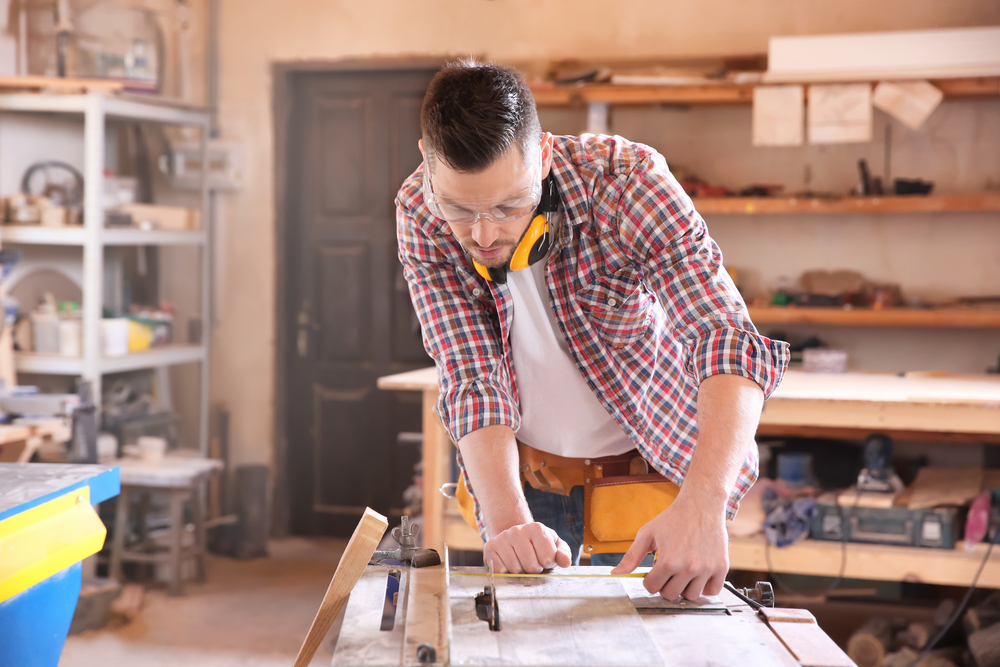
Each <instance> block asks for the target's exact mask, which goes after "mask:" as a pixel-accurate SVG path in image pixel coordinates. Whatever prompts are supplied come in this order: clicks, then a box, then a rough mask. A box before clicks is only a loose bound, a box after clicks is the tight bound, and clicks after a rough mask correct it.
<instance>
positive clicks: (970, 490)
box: [906, 467, 983, 510]
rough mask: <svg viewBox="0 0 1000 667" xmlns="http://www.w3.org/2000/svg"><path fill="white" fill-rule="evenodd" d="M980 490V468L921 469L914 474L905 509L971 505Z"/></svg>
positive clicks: (981, 478)
mask: <svg viewBox="0 0 1000 667" xmlns="http://www.w3.org/2000/svg"><path fill="white" fill-rule="evenodd" d="M982 490H983V469H982V468H931V467H925V468H921V469H920V470H918V471H917V478H916V479H915V480H913V484H912V486H911V487H910V491H911V493H910V499H909V502H908V503H907V505H906V506H907V507H909V508H910V509H911V510H912V509H922V508H927V507H937V506H939V505H957V506H959V507H962V506H965V505H967V504H969V503H971V502H972V501H973V500H974V499H975V498H976V496H978V495H979V493H980V492H981V491H982Z"/></svg>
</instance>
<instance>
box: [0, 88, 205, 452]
mask: <svg viewBox="0 0 1000 667" xmlns="http://www.w3.org/2000/svg"><path fill="white" fill-rule="evenodd" d="M4 112H14V113H32V114H59V115H82V116H83V126H84V127H83V133H84V169H83V177H84V205H83V225H82V226H81V227H66V228H45V227H27V226H25V227H16V226H4V227H0V242H2V243H5V244H12V245H14V244H17V245H26V246H38V245H57V246H79V247H80V248H81V249H82V251H83V257H82V263H83V356H82V357H80V358H68V357H60V356H56V355H42V354H19V355H17V356H16V360H15V364H16V367H17V370H18V371H21V372H30V373H48V374H53V375H80V376H82V377H84V378H85V379H87V380H89V381H90V382H91V385H92V387H93V391H94V396H96V397H100V396H101V379H102V375H104V374H107V373H118V372H122V371H129V370H139V369H143V368H160V367H164V366H171V365H175V364H183V363H194V362H198V363H200V364H201V383H200V384H201V392H200V393H201V401H200V403H201V406H200V407H201V409H200V415H199V431H198V432H199V445H200V448H201V452H202V453H203V454H206V455H207V452H208V398H209V396H208V393H209V384H208V366H209V341H210V340H211V338H210V333H211V332H210V324H211V319H210V298H211V294H210V276H211V273H210V271H211V264H210V262H211V257H212V230H211V220H210V217H209V210H208V183H207V180H206V177H205V175H204V174H202V179H201V220H202V227H203V229H202V230H200V231H188V232H174V231H161V230H153V231H143V230H139V229H105V228H104V210H103V208H102V189H103V182H104V181H103V178H104V157H105V156H104V147H105V143H104V139H105V128H106V122H107V120H108V119H120V120H129V121H139V122H151V123H163V124H168V125H187V126H195V127H198V128H199V129H200V130H201V139H200V148H201V162H202V164H207V159H208V133H209V123H210V115H209V111H208V110H206V109H203V108H198V107H191V106H187V105H181V104H176V103H172V102H167V101H163V100H157V99H155V98H141V97H134V96H133V97H130V96H126V95H123V96H111V95H107V94H103V93H95V92H91V93H86V94H77V95H59V94H47V93H39V94H35V93H24V94H5V95H0V113H4ZM165 245H191V246H198V247H200V249H201V325H202V326H201V343H200V344H199V345H170V346H167V347H162V348H154V349H152V350H150V351H148V352H142V353H138V354H129V355H126V356H122V357H104V356H102V355H101V333H100V330H101V314H102V309H103V305H104V304H103V296H102V295H103V294H104V249H105V248H106V247H109V246H165ZM29 252H30V251H29Z"/></svg>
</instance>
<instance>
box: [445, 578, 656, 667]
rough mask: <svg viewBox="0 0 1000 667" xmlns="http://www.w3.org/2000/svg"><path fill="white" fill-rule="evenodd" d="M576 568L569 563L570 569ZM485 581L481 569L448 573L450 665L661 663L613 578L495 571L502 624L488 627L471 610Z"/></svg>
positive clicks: (621, 665) (648, 666) (595, 666)
mask: <svg viewBox="0 0 1000 667" xmlns="http://www.w3.org/2000/svg"><path fill="white" fill-rule="evenodd" d="M579 569H580V568H570V573H572V572H573V571H578V570H579ZM586 569H587V570H588V571H589V570H590V568H586ZM455 571H466V572H469V571H477V572H482V571H483V568H453V572H455ZM487 582H488V577H487V576H485V575H484V576H482V577H468V576H462V577H454V576H453V577H452V578H451V617H452V642H451V662H452V664H453V665H533V666H535V667H546V666H555V665H558V666H560V667H561V666H564V665H587V666H588V667H602V666H612V665H613V666H616V667H624V666H627V665H633V666H636V667H640V666H641V667H651V666H660V665H662V664H663V661H662V659H661V657H660V653H659V649H657V647H656V645H655V644H654V643H653V640H652V639H651V638H650V636H649V633H648V632H647V631H646V626H645V625H644V623H643V621H642V619H641V618H640V617H639V614H638V613H637V612H636V610H635V607H634V606H633V605H632V603H631V602H630V601H629V598H628V596H627V595H626V594H625V590H624V589H623V588H622V585H621V582H620V581H619V579H617V578H610V579H574V578H573V577H539V578H498V579H496V589H497V600H498V603H499V610H500V631H499V632H491V631H490V630H489V628H488V627H487V625H486V623H485V622H484V621H481V620H479V619H478V618H477V616H476V610H475V596H476V595H477V594H478V593H481V592H482V590H483V587H484V586H485V585H486V584H487Z"/></svg>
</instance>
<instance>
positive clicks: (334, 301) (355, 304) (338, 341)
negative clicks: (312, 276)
mask: <svg viewBox="0 0 1000 667" xmlns="http://www.w3.org/2000/svg"><path fill="white" fill-rule="evenodd" d="M315 265H316V276H317V281H316V293H317V294H318V295H319V298H318V299H317V301H316V309H317V311H318V315H319V322H318V327H319V329H318V331H317V333H318V334H319V335H318V336H317V338H318V339H319V340H320V348H319V350H317V358H318V360H319V361H320V362H321V363H331V362H337V361H353V362H366V361H371V358H370V355H369V346H368V343H369V341H370V340H371V337H372V331H371V298H370V296H369V289H370V287H371V284H370V282H369V268H368V265H369V262H368V248H367V247H366V246H365V245H363V244H359V243H352V244H345V245H336V244H324V245H322V246H320V247H319V248H318V249H317V258H316V264H315ZM411 310H412V308H411Z"/></svg>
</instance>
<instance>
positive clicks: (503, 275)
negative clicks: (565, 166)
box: [472, 175, 559, 284]
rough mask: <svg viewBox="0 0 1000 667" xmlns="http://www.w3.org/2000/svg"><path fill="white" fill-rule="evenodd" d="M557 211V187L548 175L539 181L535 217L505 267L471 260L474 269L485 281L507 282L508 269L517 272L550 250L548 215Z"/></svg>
mask: <svg viewBox="0 0 1000 667" xmlns="http://www.w3.org/2000/svg"><path fill="white" fill-rule="evenodd" d="M558 210H559V190H558V188H557V187H556V182H555V179H553V178H552V176H551V175H549V176H548V177H547V178H546V179H545V181H543V183H542V198H541V200H540V201H539V202H538V208H537V209H535V217H534V218H532V220H531V224H530V225H528V229H527V230H526V231H525V232H524V236H522V237H521V240H520V242H519V243H518V244H517V247H516V248H515V249H514V253H513V254H512V255H511V257H510V260H509V261H508V262H507V264H506V265H505V266H500V267H496V268H488V267H486V266H483V265H482V264H480V263H479V262H477V261H476V260H475V259H473V260H472V264H473V266H475V268H476V272H477V273H478V274H479V275H481V276H482V277H483V278H485V279H486V280H489V281H492V282H495V283H500V284H503V283H506V282H507V272H508V271H520V270H521V269H526V268H528V267H529V266H531V265H532V264H534V263H535V262H537V261H538V260H540V259H541V258H542V257H545V253H547V252H548V251H549V245H550V244H551V238H552V237H551V235H550V234H549V214H551V213H555V212H556V211H558Z"/></svg>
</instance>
